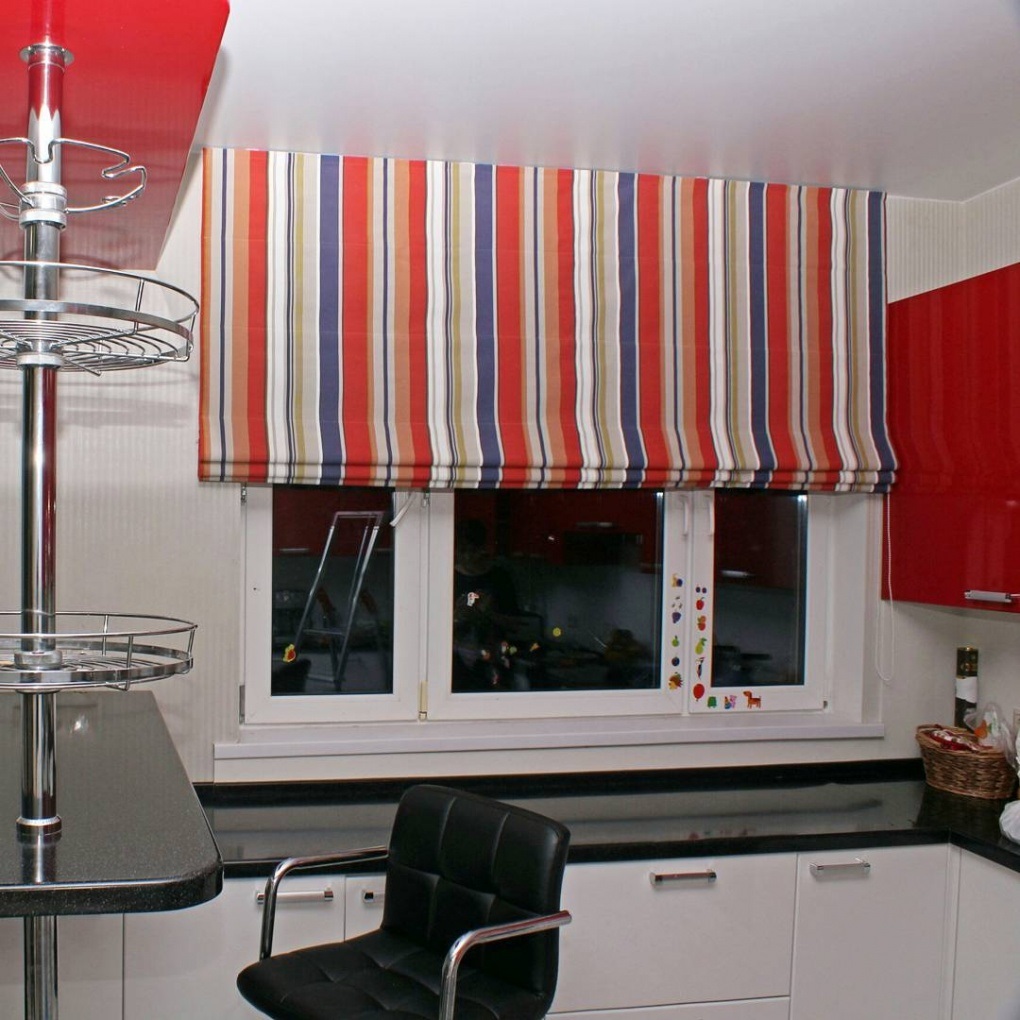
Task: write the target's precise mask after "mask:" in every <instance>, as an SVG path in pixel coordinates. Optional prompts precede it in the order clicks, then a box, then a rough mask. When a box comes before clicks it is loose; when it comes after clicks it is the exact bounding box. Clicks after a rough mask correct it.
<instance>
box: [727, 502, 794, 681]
mask: <svg viewBox="0 0 1020 1020" xmlns="http://www.w3.org/2000/svg"><path fill="white" fill-rule="evenodd" d="M806 565H807V497H806V496H803V495H798V494H796V493H779V492H755V491H739V490H725V491H720V492H717V493H716V494H715V619H714V633H713V647H712V685H713V687H741V688H743V687H759V686H768V685H776V684H803V683H804V619H805V599H804V592H805V584H806V573H805V572H806Z"/></svg>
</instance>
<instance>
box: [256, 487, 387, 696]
mask: <svg viewBox="0 0 1020 1020" xmlns="http://www.w3.org/2000/svg"><path fill="white" fill-rule="evenodd" d="M389 520H390V493H389V491H387V490H382V489H318V488H307V487H305V488H303V487H298V486H277V487H275V488H274V489H273V641H272V647H273V651H272V655H273V664H272V693H273V695H274V696H285V695H290V694H368V693H371V694H380V693H390V692H391V691H392V690H393V663H392V658H393V657H392V643H393V556H392V536H391V530H392V529H391V528H389V527H388V521H389Z"/></svg>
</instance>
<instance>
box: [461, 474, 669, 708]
mask: <svg viewBox="0 0 1020 1020" xmlns="http://www.w3.org/2000/svg"><path fill="white" fill-rule="evenodd" d="M455 501H456V502H455V505H456V535H455V539H454V560H455V567H454V611H453V616H454V622H453V681H452V682H453V690H454V691H589V690H618V689H628V688H650V687H656V686H658V683H659V679H658V661H659V619H660V598H661V595H660V589H661V583H660V559H661V551H660V550H661V538H660V534H661V520H660V517H661V513H660V503H661V500H660V499H659V497H658V496H657V494H656V493H654V492H590V491H580V492H577V491H571V492H532V491H487V492H474V491H473V492H458V493H457V494H456V497H455Z"/></svg>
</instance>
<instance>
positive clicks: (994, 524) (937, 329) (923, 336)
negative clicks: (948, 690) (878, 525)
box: [883, 264, 1020, 612]
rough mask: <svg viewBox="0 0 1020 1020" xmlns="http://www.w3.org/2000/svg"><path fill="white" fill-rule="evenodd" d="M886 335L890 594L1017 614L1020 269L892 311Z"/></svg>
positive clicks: (901, 304) (993, 274) (886, 588)
mask: <svg viewBox="0 0 1020 1020" xmlns="http://www.w3.org/2000/svg"><path fill="white" fill-rule="evenodd" d="M887 339H888V386H889V388H888V414H889V431H890V435H891V438H892V441H893V444H894V447H895V450H896V454H897V458H898V460H899V465H900V467H899V472H898V475H897V481H896V484H895V485H894V486H893V490H892V494H891V495H890V497H889V501H888V504H887V513H888V515H889V518H888V522H887V524H888V532H887V541H886V547H885V556H886V565H887V567H891V578H892V582H891V589H892V591H891V594H892V597H893V598H895V599H898V600H904V601H908V602H926V603H933V604H937V605H943V606H963V607H971V608H982V609H998V610H1005V611H1012V612H1017V611H1020V264H1017V265H1012V266H1007V267H1006V268H1004V269H999V270H996V271H994V272H991V273H985V274H984V275H982V276H977V277H973V278H972V279H969V280H963V281H961V282H960V283H955V284H952V285H950V286H948V287H941V288H939V289H938V290H934V291H928V292H927V293H924V294H918V295H916V296H914V297H910V298H906V299H904V300H902V301H896V302H894V303H892V304H890V305H889V317H888V338H887ZM890 556H891V563H890V559H889V557H890ZM887 576H888V575H887V574H886V573H885V572H883V577H887ZM883 583H884V592H883V594H884V596H885V597H886V598H888V597H889V596H890V592H889V584H888V582H887V581H884V582H883ZM967 592H971V593H983V592H984V593H1000V594H1003V595H1016V596H1017V597H1016V598H1015V599H1014V600H1013V601H1012V602H1001V603H993V602H987V601H980V600H979V599H977V598H975V597H973V596H972V597H971V598H968V597H967V596H966V594H965V593H967Z"/></svg>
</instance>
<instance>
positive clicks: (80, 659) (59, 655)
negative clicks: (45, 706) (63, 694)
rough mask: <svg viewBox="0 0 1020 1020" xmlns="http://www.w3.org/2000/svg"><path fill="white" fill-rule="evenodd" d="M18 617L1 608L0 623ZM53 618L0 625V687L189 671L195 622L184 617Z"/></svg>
mask: <svg viewBox="0 0 1020 1020" xmlns="http://www.w3.org/2000/svg"><path fill="white" fill-rule="evenodd" d="M21 620H22V614H21V613H20V612H0V628H6V627H7V626H13V625H14V624H20V623H21ZM52 622H53V624H54V629H53V630H52V631H33V632H26V631H19V632H13V631H11V632H6V633H5V632H2V631H0V693H2V692H4V691H7V692H22V693H35V694H41V693H49V692H53V691H64V690H80V689H81V688H85V687H116V688H119V689H121V690H127V689H128V688H129V687H131V686H132V685H133V684H135V683H145V682H148V681H152V680H160V679H162V678H164V677H169V676H175V675H177V674H180V673H187V672H188V671H189V670H190V669H191V666H192V646H193V644H194V640H195V628H196V625H195V624H194V623H190V622H188V621H187V620H179V619H176V618H174V617H165V616H146V615H140V614H137V613H133V614H124V613H78V612H66V613H65V612H59V613H55V614H54V619H53V621H52ZM61 628H62V629H61Z"/></svg>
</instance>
